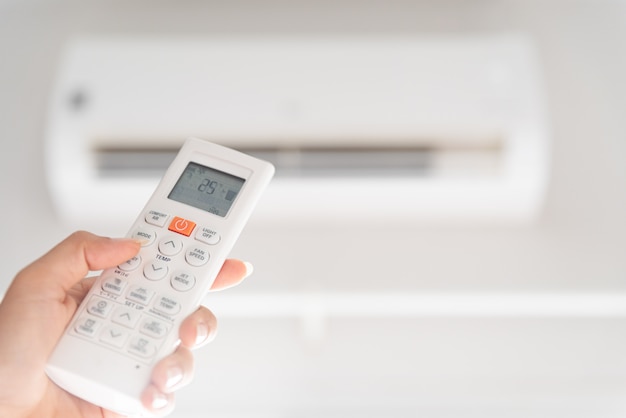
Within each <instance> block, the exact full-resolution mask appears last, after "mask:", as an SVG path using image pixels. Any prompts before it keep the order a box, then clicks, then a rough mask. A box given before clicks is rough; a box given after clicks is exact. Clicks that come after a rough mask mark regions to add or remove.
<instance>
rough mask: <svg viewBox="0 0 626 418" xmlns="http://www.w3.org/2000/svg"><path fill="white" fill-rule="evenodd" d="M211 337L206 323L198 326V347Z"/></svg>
mask: <svg viewBox="0 0 626 418" xmlns="http://www.w3.org/2000/svg"><path fill="white" fill-rule="evenodd" d="M208 337H209V326H208V325H207V324H205V323H204V322H201V323H199V324H198V329H197V331H196V345H200V344H202V343H203V342H204V341H205V340H206V339H207V338H208Z"/></svg>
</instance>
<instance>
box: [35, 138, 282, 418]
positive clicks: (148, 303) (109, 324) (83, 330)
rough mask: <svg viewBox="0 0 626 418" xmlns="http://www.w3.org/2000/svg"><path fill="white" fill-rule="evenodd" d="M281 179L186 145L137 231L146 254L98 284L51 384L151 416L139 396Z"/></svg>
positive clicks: (52, 363)
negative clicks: (259, 203)
mask: <svg viewBox="0 0 626 418" xmlns="http://www.w3.org/2000/svg"><path fill="white" fill-rule="evenodd" d="M273 174H274V167H273V166H272V165H271V164H270V163H268V162H265V161H262V160H259V159H256V158H253V157H251V156H249V155H246V154H243V153H240V152H238V151H235V150H232V149H229V148H226V147H223V146H220V145H217V144H213V143H210V142H206V141H203V140H200V139H196V138H189V139H187V140H186V141H185V143H184V145H183V147H182V148H181V149H180V151H179V153H178V154H177V156H176V158H175V159H174V161H173V162H172V164H171V165H170V167H169V168H168V169H167V171H166V172H165V175H164V176H163V178H162V179H161V181H160V183H159V185H158V186H157V188H156V190H155V192H154V194H153V195H152V197H151V198H150V199H149V200H148V203H147V204H146V206H145V208H144V210H143V211H142V212H141V214H140V215H139V217H138V218H137V220H136V221H135V223H134V224H133V225H132V227H131V229H130V231H129V233H128V236H129V237H132V238H136V239H139V240H141V241H142V247H141V250H140V252H139V254H137V255H136V256H135V257H133V258H132V259H130V260H128V261H126V262H125V263H122V264H120V265H118V266H116V267H114V268H110V269H107V270H104V271H103V272H102V274H101V275H100V276H99V277H98V278H97V280H96V282H95V284H94V285H93V287H92V288H91V290H90V291H89V293H88V294H87V296H86V297H85V299H84V300H83V302H82V303H81V305H80V306H79V307H78V309H77V311H76V313H75V315H74V317H73V318H72V320H71V322H70V323H69V325H68V327H67V329H66V331H65V333H64V335H63V337H62V338H61V340H60V341H59V343H58V345H57V346H56V348H55V350H54V352H53V354H52V356H51V357H50V359H49V361H48V364H47V367H46V372H47V374H48V376H49V377H50V379H52V380H53V381H54V382H55V383H56V384H57V385H59V386H60V387H62V388H63V389H65V390H67V391H68V392H70V393H72V394H74V395H76V396H78V397H80V398H82V399H85V400H87V401H89V402H91V403H93V404H96V405H98V406H101V407H103V408H105V409H109V410H111V411H114V412H117V413H120V414H124V415H133V416H150V413H149V412H148V411H146V410H145V409H144V408H143V406H142V404H141V401H140V395H141V392H142V391H143V390H144V389H145V388H146V386H147V385H148V383H149V381H150V374H151V371H152V368H153V366H154V365H155V364H156V363H157V362H158V361H159V360H160V359H162V358H163V357H165V356H167V355H169V354H170V353H172V352H173V351H174V350H175V348H176V345H177V344H178V328H179V325H180V323H181V322H182V320H183V319H185V317H187V316H188V315H190V314H191V313H192V312H194V311H195V310H196V309H197V308H198V307H199V306H200V304H201V302H202V299H203V298H204V296H205V295H206V293H207V292H208V291H209V289H210V287H211V284H212V283H213V281H214V279H215V277H216V276H217V274H218V272H219V271H220V268H221V267H222V264H223V263H224V260H225V259H226V257H227V255H228V253H229V252H230V250H231V248H232V247H233V245H234V244H235V241H236V240H237V238H238V236H239V234H240V232H241V230H242V229H243V227H244V225H245V224H246V222H247V220H248V218H249V216H250V214H251V212H252V210H253V209H254V206H255V204H256V202H257V200H258V199H259V197H260V196H261V194H262V193H263V191H264V189H265V187H266V186H267V185H268V183H269V182H270V180H271V178H272V176H273ZM115 204H118V203H115Z"/></svg>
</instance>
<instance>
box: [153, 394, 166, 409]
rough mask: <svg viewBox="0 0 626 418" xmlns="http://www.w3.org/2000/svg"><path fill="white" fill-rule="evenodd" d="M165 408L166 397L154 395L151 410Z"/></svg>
mask: <svg viewBox="0 0 626 418" xmlns="http://www.w3.org/2000/svg"><path fill="white" fill-rule="evenodd" d="M166 406H167V397H166V396H165V395H164V394H162V393H155V394H154V398H152V408H153V409H161V408H165V407H166Z"/></svg>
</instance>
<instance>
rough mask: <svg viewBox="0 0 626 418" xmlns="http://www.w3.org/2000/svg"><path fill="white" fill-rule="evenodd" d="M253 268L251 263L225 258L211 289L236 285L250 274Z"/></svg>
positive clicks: (222, 288) (221, 288)
mask: <svg viewBox="0 0 626 418" xmlns="http://www.w3.org/2000/svg"><path fill="white" fill-rule="evenodd" d="M253 270H254V268H253V267H252V264H250V263H248V262H244V261H240V260H234V259H229V260H226V261H225V262H224V264H223V265H222V269H221V270H220V273H219V274H218V275H217V277H216V278H215V281H214V282H213V285H212V286H211V290H224V289H227V288H229V287H233V286H236V285H238V284H239V283H241V282H242V281H243V279H245V278H246V277H248V276H250V275H251V274H252V272H253Z"/></svg>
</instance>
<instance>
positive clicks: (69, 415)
mask: <svg viewBox="0 0 626 418" xmlns="http://www.w3.org/2000/svg"><path fill="white" fill-rule="evenodd" d="M139 248H140V244H139V242H137V241H135V240H131V239H110V238H103V237H99V236H96V235H93V234H90V233H88V232H76V233H74V234H72V235H71V236H70V237H68V238H67V239H66V240H64V241H63V242H61V243H60V244H59V245H57V246H56V247H55V248H53V249H52V250H51V251H50V252H49V253H47V254H46V255H44V256H43V257H41V258H40V259H39V260H37V261H35V262H34V263H32V264H31V265H29V266H28V267H26V268H25V269H24V270H22V271H21V272H20V273H19V274H18V275H17V276H16V277H15V279H14V280H13V283H12V284H11V286H10V287H9V289H8V290H7V292H6V295H5V297H4V300H3V301H2V303H0V417H13V418H22V417H37V418H46V417H60V418H61V417H62V418H75V417H83V418H88V417H99V418H101V417H106V418H113V417H119V415H117V414H114V413H112V412H111V411H106V410H103V409H102V408H100V407H97V406H95V405H93V404H90V403H88V402H86V401H83V400H81V399H79V398H76V397H75V396H73V395H71V394H69V393H68V392H65V391H64V390H63V389H61V388H59V387H58V386H56V385H55V384H54V383H53V382H52V381H50V380H49V379H48V377H47V376H46V374H45V372H44V367H45V364H46V361H47V359H48V357H49V356H50V354H51V352H52V350H53V348H54V346H55V345H56V343H57V341H58V340H59V338H60V337H61V335H62V334H63V331H64V329H65V327H66V326H67V324H68V322H69V321H70V319H71V317H72V315H73V314H74V312H75V311H76V308H77V306H78V304H80V301H81V300H82V299H83V297H84V296H85V294H86V293H87V291H88V290H89V288H90V287H91V285H92V284H93V280H94V279H93V278H92V279H83V278H84V277H85V275H87V273H88V272H89V271H90V270H102V269H105V268H109V267H113V266H115V265H118V264H120V263H122V262H124V261H125V260H128V259H129V258H131V257H133V256H134V255H135V254H137V252H138V251H139ZM248 266H249V265H248V264H246V263H243V262H241V261H237V260H227V261H226V263H225V264H224V266H223V267H222V270H221V271H220V274H219V275H218V277H217V279H216V280H215V282H214V283H213V286H212V290H217V289H223V288H226V287H230V286H233V285H235V284H237V283H239V282H241V281H242V280H243V279H244V278H245V276H246V275H247V274H248V273H249V270H250V269H249V268H248ZM216 325H217V322H216V319H215V317H214V316H213V314H212V313H211V312H210V311H209V310H207V309H206V308H203V307H201V308H199V309H198V310H197V311H196V312H195V313H193V314H192V315H190V316H189V317H187V318H186V319H185V321H184V322H183V323H182V324H181V326H180V330H179V334H180V341H181V344H180V345H179V347H178V348H177V349H176V351H175V352H174V353H173V354H171V355H170V356H168V357H166V358H164V359H163V360H161V361H160V362H159V363H157V365H156V366H155V367H154V370H153V371H152V381H151V382H150V384H149V385H148V387H147V388H146V389H145V390H144V392H143V395H142V402H143V404H144V406H145V407H146V408H148V409H149V410H152V411H154V412H155V413H157V414H159V415H164V414H167V413H168V412H171V410H172V409H173V407H174V394H173V392H174V391H176V390H177V389H179V388H181V387H182V386H184V385H185V384H187V383H189V381H190V380H191V377H192V374H193V355H192V353H191V349H193V348H195V347H197V346H199V345H202V344H203V343H205V342H207V341H209V340H210V339H211V338H212V337H213V335H214V334H215V331H216Z"/></svg>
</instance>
